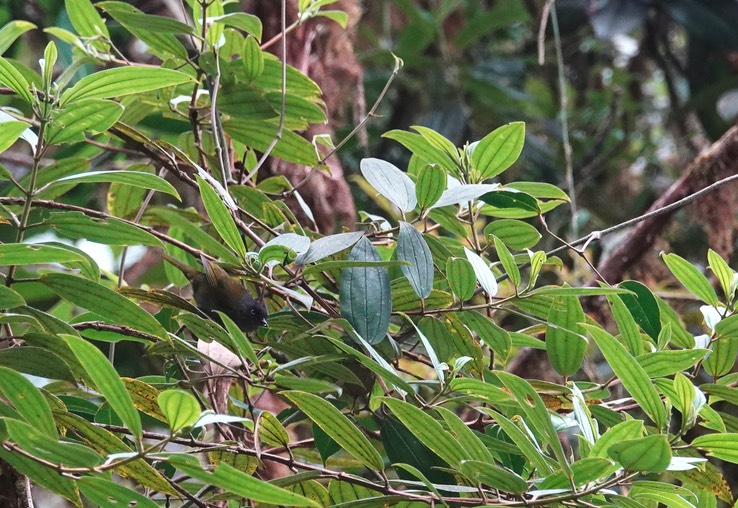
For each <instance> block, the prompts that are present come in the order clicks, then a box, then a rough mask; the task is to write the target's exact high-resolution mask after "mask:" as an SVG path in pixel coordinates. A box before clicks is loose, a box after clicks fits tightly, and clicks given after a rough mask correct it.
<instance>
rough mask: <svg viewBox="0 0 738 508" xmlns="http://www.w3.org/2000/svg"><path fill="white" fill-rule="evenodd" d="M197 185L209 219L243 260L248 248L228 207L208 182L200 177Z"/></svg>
mask: <svg viewBox="0 0 738 508" xmlns="http://www.w3.org/2000/svg"><path fill="white" fill-rule="evenodd" d="M197 183H198V186H199V188H200V196H201V197H202V203H203V205H205V210H206V211H207V212H208V217H210V220H211V221H212V222H213V226H214V227H215V230H216V231H218V234H219V235H220V237H221V238H222V239H223V241H225V243H226V244H227V245H228V246H229V247H230V248H231V249H233V250H234V251H235V252H237V253H238V254H239V255H240V256H241V257H242V258H244V257H246V246H245V245H244V244H243V239H242V238H241V235H240V234H239V232H238V228H237V227H236V223H235V222H234V220H233V217H232V216H231V213H230V211H229V210H228V207H227V206H226V205H225V203H224V202H223V200H222V199H221V198H220V197H219V196H218V193H217V192H215V189H213V187H212V186H211V185H210V184H209V183H208V182H206V181H205V180H203V179H202V178H200V177H199V176H198V177H197Z"/></svg>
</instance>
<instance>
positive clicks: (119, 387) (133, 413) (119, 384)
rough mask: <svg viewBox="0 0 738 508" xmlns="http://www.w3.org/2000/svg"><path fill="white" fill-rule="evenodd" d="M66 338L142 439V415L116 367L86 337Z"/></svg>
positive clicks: (109, 402)
mask: <svg viewBox="0 0 738 508" xmlns="http://www.w3.org/2000/svg"><path fill="white" fill-rule="evenodd" d="M58 275H59V274H58ZM121 298H122V297H121ZM126 301H128V300H126ZM65 339H66V341H67V344H68V345H69V347H70V348H71V349H72V352H73V353H74V356H76V357H77V360H79V363H80V364H82V366H83V367H84V368H85V371H86V372H87V375H88V376H89V378H90V379H91V380H92V382H93V383H94V385H95V389H96V390H97V391H98V392H100V393H101V394H102V396H103V397H105V400H106V401H107V403H108V404H110V407H112V408H113V411H115V413H116V414H117V415H118V417H119V418H120V419H121V421H122V422H123V423H124V425H125V426H126V427H127V428H128V429H129V430H130V431H131V433H132V434H133V435H134V436H135V437H137V438H139V439H140V438H141V434H142V428H141V417H140V416H139V414H138V411H137V410H136V408H135V407H134V405H133V401H131V396H130V395H129V394H128V390H126V387H125V385H124V384H123V381H121V379H120V375H119V374H118V373H117V372H116V370H115V368H113V366H112V365H111V364H110V362H109V361H108V359H107V358H105V356H104V355H103V354H102V352H101V351H100V350H99V349H98V348H96V347H95V346H93V345H92V344H90V343H89V342H87V341H86V340H85V339H81V338H79V337H72V336H66V337H65Z"/></svg>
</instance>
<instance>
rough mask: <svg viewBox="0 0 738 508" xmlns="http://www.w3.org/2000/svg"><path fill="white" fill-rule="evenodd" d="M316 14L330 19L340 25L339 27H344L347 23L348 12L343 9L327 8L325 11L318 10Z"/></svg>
mask: <svg viewBox="0 0 738 508" xmlns="http://www.w3.org/2000/svg"><path fill="white" fill-rule="evenodd" d="M318 16H321V17H323V18H328V19H332V20H333V21H335V22H336V23H338V24H339V25H341V28H343V29H346V26H347V25H348V19H349V18H348V13H346V12H344V11H335V10H327V11H318Z"/></svg>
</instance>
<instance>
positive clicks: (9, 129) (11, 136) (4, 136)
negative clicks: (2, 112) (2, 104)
mask: <svg viewBox="0 0 738 508" xmlns="http://www.w3.org/2000/svg"><path fill="white" fill-rule="evenodd" d="M30 126H31V124H28V123H26V122H20V121H14V120H9V121H3V122H0V153H1V152H4V151H5V150H7V149H8V148H10V147H11V146H12V145H13V143H15V142H16V141H17V140H18V138H19V137H20V136H21V134H23V131H25V130H26V129H27V128H29V127H30ZM34 148H35V147H34Z"/></svg>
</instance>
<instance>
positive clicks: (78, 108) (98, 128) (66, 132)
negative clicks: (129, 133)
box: [44, 99, 123, 144]
mask: <svg viewBox="0 0 738 508" xmlns="http://www.w3.org/2000/svg"><path fill="white" fill-rule="evenodd" d="M121 114H123V106H121V105H120V104H118V103H117V102H113V101H109V100H104V99H89V100H82V101H79V102H77V103H76V104H74V106H71V107H67V108H63V109H61V110H60V111H59V113H58V114H56V115H54V118H53V120H52V122H51V123H50V124H49V126H48V128H47V130H46V131H45V132H44V135H45V137H46V141H47V143H49V144H60V143H73V142H75V141H83V140H84V139H85V132H91V133H92V134H99V133H101V132H104V131H106V130H108V129H109V128H110V127H112V126H113V124H115V122H117V121H118V119H119V118H120V116H121Z"/></svg>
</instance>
